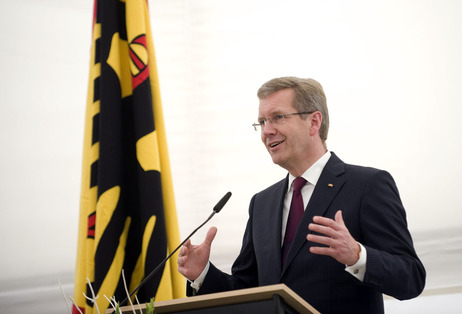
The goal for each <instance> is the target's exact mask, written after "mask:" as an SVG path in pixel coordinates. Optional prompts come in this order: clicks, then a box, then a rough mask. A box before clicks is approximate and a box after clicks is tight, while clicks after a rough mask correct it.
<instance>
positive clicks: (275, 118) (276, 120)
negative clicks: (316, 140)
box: [252, 111, 314, 131]
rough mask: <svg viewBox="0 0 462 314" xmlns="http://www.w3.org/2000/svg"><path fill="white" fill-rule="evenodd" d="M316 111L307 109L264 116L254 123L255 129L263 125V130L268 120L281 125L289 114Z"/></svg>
mask: <svg viewBox="0 0 462 314" xmlns="http://www.w3.org/2000/svg"><path fill="white" fill-rule="evenodd" d="M313 112H314V111H305V112H294V113H286V114H275V115H274V116H272V117H271V118H264V119H260V120H258V122H257V123H254V124H252V126H253V128H254V129H255V131H258V127H261V129H262V131H263V129H264V128H265V125H266V122H269V123H271V124H272V125H281V124H283V123H284V122H285V121H286V117H287V116H294V115H301V114H310V113H313Z"/></svg>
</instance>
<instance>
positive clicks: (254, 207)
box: [198, 153, 426, 313]
mask: <svg viewBox="0 0 462 314" xmlns="http://www.w3.org/2000/svg"><path fill="white" fill-rule="evenodd" d="M330 185H332V186H330ZM287 188H288V179H287V178H285V179H284V180H282V181H280V182H278V183H276V184H274V185H272V186H270V187H269V188H267V189H266V190H263V191H261V192H260V193H257V194H256V195H254V196H253V198H252V200H251V202H250V208H249V220H248V222H247V227H246V231H245V234H244V239H243V243H242V249H241V252H240V254H239V256H238V257H237V259H236V261H235V262H234V264H233V267H232V275H228V274H225V273H223V272H221V271H220V270H218V269H217V268H216V267H215V266H214V265H213V264H211V267H210V270H209V272H208V273H207V276H206V277H205V280H204V282H203V284H202V286H201V288H200V289H199V292H198V294H205V293H212V292H219V291H227V290H234V289H241V288H248V287H255V286H264V285H271V284H277V283H284V284H286V285H287V286H288V287H290V288H291V289H292V290H294V291H295V292H296V293H298V294H299V295H300V296H301V297H302V298H303V299H305V300H306V301H307V302H308V303H310V304H311V305H312V306H314V307H315V308H316V309H317V310H319V311H320V312H322V313H383V298H382V293H384V294H387V295H390V296H393V297H395V298H397V299H400V300H402V299H410V298H413V297H416V296H418V295H419V294H420V293H421V292H422V290H423V288H424V285H425V276H426V274H425V269H424V266H423V265H422V263H421V262H420V260H419V258H418V257H417V254H416V252H415V250H414V247H413V243H412V238H411V235H410V234H409V231H408V229H407V222H406V214H405V211H404V208H403V205H402V203H401V200H400V197H399V193H398V189H397V188H396V185H395V182H394V180H393V178H392V177H391V176H390V174H388V173H387V172H385V171H382V170H378V169H374V168H366V167H359V166H353V165H348V164H345V163H344V162H342V161H341V160H340V159H339V158H338V157H337V156H336V155H335V154H334V153H332V156H331V158H330V159H329V161H328V163H327V165H326V167H325V168H324V170H323V172H322V174H321V176H320V178H319V180H318V182H317V184H316V187H315V190H314V192H313V195H312V197H311V199H310V201H309V203H308V205H307V207H306V210H305V214H304V216H303V218H302V221H301V222H300V225H299V227H298V230H297V233H296V236H295V239H294V242H293V245H292V247H291V249H290V251H289V254H288V257H287V262H286V264H285V265H284V267H283V266H282V265H281V216H282V207H283V200H284V195H285V193H286V192H287ZM338 210H342V214H343V219H344V221H345V224H346V226H347V228H348V229H349V231H350V233H351V235H352V236H353V237H354V238H355V239H356V240H357V241H358V242H360V243H361V244H362V245H364V247H365V248H366V250H367V265H366V267H367V270H366V274H365V277H364V281H363V282H360V281H359V280H357V279H356V278H354V277H353V276H352V275H351V274H349V273H347V272H346V271H345V265H343V264H340V263H339V262H337V261H336V260H335V259H333V258H331V257H328V256H320V255H315V254H312V253H310V251H309V248H310V247H311V246H313V245H317V244H314V243H310V242H308V241H307V240H306V235H307V234H308V232H309V230H308V224H309V223H310V222H312V220H313V216H315V215H319V216H324V217H329V218H332V219H333V218H334V215H335V213H336V212H337V211H338Z"/></svg>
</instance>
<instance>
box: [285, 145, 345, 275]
mask: <svg viewBox="0 0 462 314" xmlns="http://www.w3.org/2000/svg"><path fill="white" fill-rule="evenodd" d="M344 172H345V164H344V163H343V162H342V161H341V160H340V159H339V158H338V157H337V156H336V155H335V154H334V153H332V156H331V158H330V159H329V161H328V162H327V164H326V166H325V167H324V170H323V171H322V173H321V176H320V177H319V180H318V182H317V183H316V187H315V189H314V191H313V194H312V196H311V198H310V201H309V202H308V205H307V207H306V209H305V213H304V214H303V217H302V220H301V221H300V224H299V225H298V228H297V231H296V233H295V238H294V242H293V243H292V247H291V248H290V251H289V253H288V255H287V260H286V263H285V265H284V268H283V273H284V271H285V269H286V268H287V266H288V265H289V264H290V262H291V261H292V260H293V258H294V257H295V255H296V254H297V253H298V251H299V250H300V249H301V248H302V246H303V244H304V243H305V241H306V236H307V234H308V233H309V230H308V224H309V223H311V222H312V221H313V217H314V216H323V215H324V213H325V212H326V210H327V209H328V208H329V205H330V204H331V203H332V200H333V199H334V198H335V196H336V195H337V193H338V192H339V191H340V189H341V187H342V186H343V184H344V183H345V179H344V178H343V176H341V175H342V174H343V173H344Z"/></svg>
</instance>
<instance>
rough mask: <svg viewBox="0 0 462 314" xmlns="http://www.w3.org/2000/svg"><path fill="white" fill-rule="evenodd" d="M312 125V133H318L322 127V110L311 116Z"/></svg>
mask: <svg viewBox="0 0 462 314" xmlns="http://www.w3.org/2000/svg"><path fill="white" fill-rule="evenodd" d="M309 119H310V122H311V126H310V135H311V136H313V135H315V134H316V133H319V129H321V123H322V114H321V112H320V111H315V112H313V113H312V114H311V116H310V117H309Z"/></svg>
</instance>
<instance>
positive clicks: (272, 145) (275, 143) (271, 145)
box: [269, 141, 284, 148]
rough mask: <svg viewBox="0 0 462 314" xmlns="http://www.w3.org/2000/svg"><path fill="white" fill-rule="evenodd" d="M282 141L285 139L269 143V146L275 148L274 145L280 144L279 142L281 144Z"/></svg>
mask: <svg viewBox="0 0 462 314" xmlns="http://www.w3.org/2000/svg"><path fill="white" fill-rule="evenodd" d="M282 142H284V141H279V142H274V143H271V144H269V147H271V148H274V147H276V146H278V145H279V144H281V143H282Z"/></svg>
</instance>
